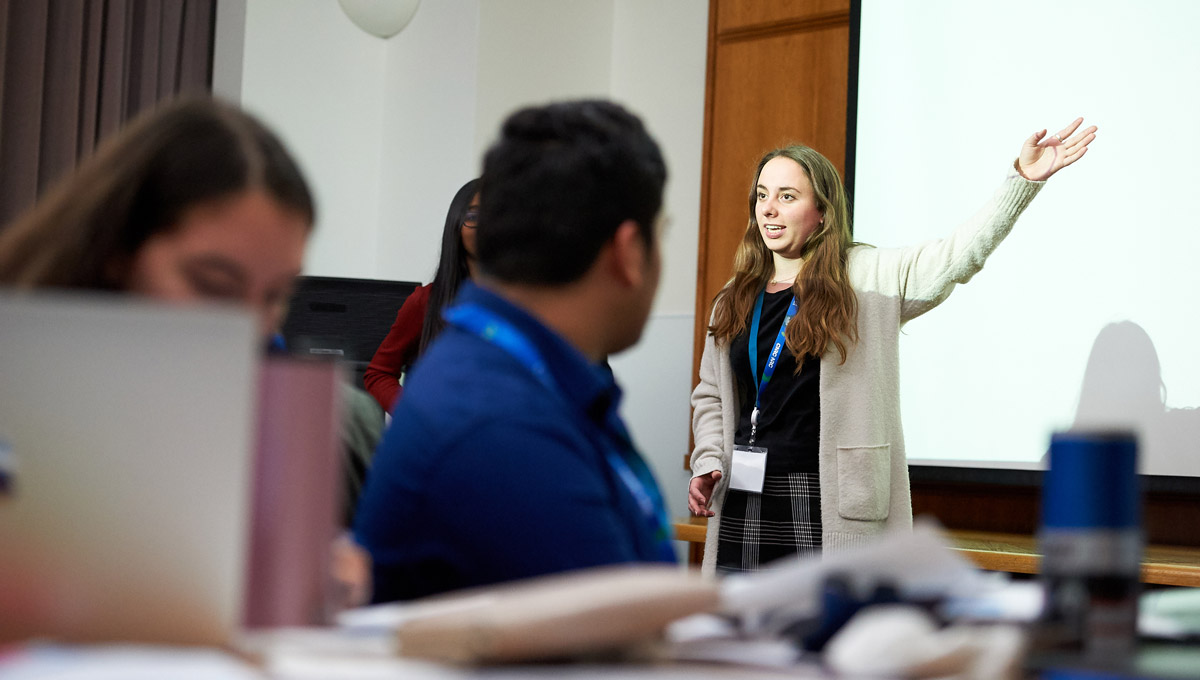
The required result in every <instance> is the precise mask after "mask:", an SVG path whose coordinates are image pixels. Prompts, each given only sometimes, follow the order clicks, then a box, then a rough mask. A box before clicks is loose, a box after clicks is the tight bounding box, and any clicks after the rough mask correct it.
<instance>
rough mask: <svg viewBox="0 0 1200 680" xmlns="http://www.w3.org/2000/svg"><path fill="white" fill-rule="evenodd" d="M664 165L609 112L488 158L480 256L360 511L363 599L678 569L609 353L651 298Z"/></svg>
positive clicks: (590, 105)
mask: <svg viewBox="0 0 1200 680" xmlns="http://www.w3.org/2000/svg"><path fill="white" fill-rule="evenodd" d="M665 181H666V167H665V165H664V163H663V159H662V154H661V153H660V152H659V149H658V145H657V144H656V143H655V142H654V140H653V139H651V138H650V136H649V134H647V132H646V130H645V128H644V127H643V126H642V123H641V121H639V120H638V119H637V117H635V116H633V115H632V114H630V113H629V112H627V111H626V110H624V109H622V108H621V107H620V106H617V105H616V104H612V103H609V102H602V101H580V102H567V103H557V104H551V105H548V106H543V107H535V108H529V109H524V110H522V111H518V112H517V113H515V114H513V115H512V116H511V117H510V118H509V119H508V120H507V121H506V122H505V124H504V126H503V128H502V130H501V134H500V139H499V141H497V142H496V143H495V144H494V145H493V146H492V148H491V149H490V150H489V151H488V153H487V155H486V157H485V159H484V168H483V176H482V180H481V184H480V217H479V226H478V235H477V236H478V237H477V245H476V253H477V257H478V263H479V275H478V277H477V283H478V285H473V284H466V285H465V286H464V288H463V289H462V290H461V292H460V294H459V296H458V298H457V299H456V301H455V304H454V305H453V306H452V307H451V308H450V309H449V310H447V312H446V319H447V322H448V323H447V327H446V329H445V330H444V331H443V332H442V334H441V335H440V336H439V337H438V339H437V340H436V341H435V342H434V343H433V344H432V345H431V346H430V348H429V349H428V351H427V352H426V353H425V355H424V356H423V357H422V359H421V360H420V361H419V362H418V364H417V366H416V367H415V368H414V370H413V371H412V373H411V375H410V376H409V377H408V379H407V381H406V383H407V385H406V389H405V392H404V396H403V398H401V399H400V400H399V402H397V405H396V408H395V412H394V414H393V422H392V426H391V428H390V429H389V430H388V432H387V434H386V435H385V436H384V440H383V442H382V444H381V445H380V447H379V450H378V452H377V454H376V457H375V462H374V467H373V468H372V470H371V474H370V475H369V478H368V480H367V487H366V489H365V491H364V494H363V498H362V502H361V503H360V505H359V511H358V519H357V524H356V528H355V534H356V537H357V539H358V540H359V541H360V542H361V543H362V544H363V545H364V546H365V547H366V548H367V550H368V551H369V552H370V554H371V557H372V562H373V576H374V590H375V592H374V600H375V601H376V602H384V601H389V600H396V599H411V598H415V597H420V596H424V595H431V594H434V593H439V592H444V591H447V590H453V589H457V588H463V587H468V586H477V585H485V584H489V583H497V582H501V581H507V580H512V579H518V578H525V577H531V576H537V575H541V574H548V573H553V572H559V571H567V570H571V569H579V568H584V567H591V566H598V565H604V564H616V563H624V562H647V561H674V554H673V551H672V548H671V542H670V534H669V525H668V523H667V520H666V513H665V511H664V509H663V503H662V497H661V495H660V493H659V490H658V486H657V485H656V484H655V482H654V479H653V477H652V476H651V475H650V471H649V469H648V467H647V466H646V463H645V462H644V461H643V459H642V458H641V456H640V455H639V454H638V452H637V451H636V449H635V448H634V446H633V443H632V441H630V439H629V435H628V433H627V432H626V429H625V426H624V424H623V423H622V422H621V418H620V417H619V416H618V414H617V407H618V404H619V402H620V390H619V389H618V388H617V386H616V384H615V383H614V382H613V378H612V374H611V372H609V371H608V370H607V368H606V366H605V364H604V363H603V360H604V358H605V357H606V356H607V355H609V354H612V353H614V352H619V351H621V350H623V349H626V348H628V347H629V346H631V345H633V344H634V343H635V342H637V340H638V338H639V337H640V336H641V333H642V329H643V327H644V326H645V323H646V318H647V316H648V315H649V312H650V306H651V303H652V302H653V299H654V293H655V290H656V289H657V287H658V277H659V268H660V260H659V252H658V245H657V237H656V234H655V229H656V219H657V217H658V213H659V211H660V208H661V207H662V191H663V184H664V183H665Z"/></svg>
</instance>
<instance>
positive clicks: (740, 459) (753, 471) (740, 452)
mask: <svg viewBox="0 0 1200 680" xmlns="http://www.w3.org/2000/svg"><path fill="white" fill-rule="evenodd" d="M766 472H767V450H766V449H764V448H763V447H761V446H742V445H740V444H739V445H737V446H734V447H733V469H732V470H730V473H729V486H730V488H733V489H737V490H738V491H749V492H750V493H762V488H763V477H764V476H765V475H766Z"/></svg>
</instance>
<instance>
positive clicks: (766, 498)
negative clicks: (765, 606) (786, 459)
mask: <svg viewBox="0 0 1200 680" xmlns="http://www.w3.org/2000/svg"><path fill="white" fill-rule="evenodd" d="M820 553H821V486H820V480H819V475H818V473H816V472H791V473H788V474H783V475H767V476H766V478H765V479H764V480H763V492H762V493H761V494H757V493H749V492H746V491H737V490H735V489H730V490H729V492H728V493H727V494H726V495H725V503H724V505H722V506H721V528H720V530H719V531H718V533H717V573H722V574H728V573H734V572H740V571H756V570H758V569H761V568H762V567H764V566H766V565H767V564H769V563H770V562H773V561H775V560H777V559H780V558H784V557H795V556H801V557H803V556H809V555H814V554H816V555H819V554H820Z"/></svg>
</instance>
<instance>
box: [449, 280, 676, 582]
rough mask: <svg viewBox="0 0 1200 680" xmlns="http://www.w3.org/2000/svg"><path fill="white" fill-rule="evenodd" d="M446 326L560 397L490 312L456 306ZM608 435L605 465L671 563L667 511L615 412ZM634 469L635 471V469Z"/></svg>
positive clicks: (545, 371)
mask: <svg viewBox="0 0 1200 680" xmlns="http://www.w3.org/2000/svg"><path fill="white" fill-rule="evenodd" d="M442 316H443V318H445V319H446V321H447V322H448V323H450V324H453V325H454V326H457V327H459V328H461V329H463V330H465V331H468V332H470V333H474V334H475V335H477V336H479V337H480V338H482V339H484V340H486V341H487V342H490V343H492V344H493V345H496V346H497V347H499V348H500V349H502V350H504V351H506V352H508V353H509V354H510V355H512V357H513V358H514V359H516V360H517V361H518V362H519V363H520V364H521V365H522V366H524V367H525V368H526V369H528V370H529V372H530V373H532V374H533V376H534V377H535V378H537V379H538V382H540V383H542V385H544V386H545V387H546V389H548V390H550V391H551V392H554V393H555V394H559V395H561V394H562V390H561V389H560V388H559V386H558V383H557V382H556V381H555V380H554V376H553V375H552V374H551V373H550V368H549V367H548V366H547V365H546V361H545V360H544V359H543V358H542V355H541V353H540V352H539V351H538V349H537V347H535V346H534V345H533V342H531V341H530V340H529V338H527V337H525V335H524V334H522V333H521V331H519V330H517V329H516V328H515V327H514V326H513V325H512V324H510V323H509V322H508V321H505V320H504V319H502V318H500V317H499V316H497V315H496V314H495V313H494V312H492V311H491V310H489V309H487V308H485V307H481V306H479V305H476V304H469V303H468V304H463V305H456V306H454V307H451V308H450V309H448V310H446V311H445V312H444V313H443V314H442ZM607 425H608V431H609V432H610V433H611V434H612V435H614V436H615V438H616V439H618V443H619V444H620V449H623V452H622V451H620V450H617V448H615V447H613V446H611V445H610V446H605V447H604V454H605V458H606V459H607V461H608V465H609V467H610V468H612V470H613V472H614V473H616V475H617V477H618V478H619V479H620V480H621V483H623V484H624V485H625V488H626V489H628V490H629V493H630V494H632V495H633V498H634V500H635V501H636V502H637V505H638V508H639V509H640V510H641V512H642V516H643V517H644V518H645V519H646V520H647V521H648V522H649V524H650V526H651V527H652V528H653V529H654V537H655V539H656V540H657V541H658V543H659V546H658V547H659V552H660V556H661V557H662V558H663V559H666V560H667V561H671V562H674V561H675V551H674V550H673V549H672V548H671V540H670V539H671V532H670V526H671V525H670V522H668V521H667V510H666V506H665V505H664V503H663V500H662V495H661V494H660V493H659V490H658V486H657V485H656V484H655V483H654V482H653V477H652V476H651V473H650V469H649V468H648V467H647V466H646V462H645V461H644V460H642V458H641V456H639V455H638V453H637V450H636V449H634V447H633V441H632V440H631V439H630V438H629V433H628V432H626V430H625V426H624V424H622V423H621V420H620V418H619V417H617V415H616V413H615V411H614V412H612V413H610V415H609V417H608V421H607ZM635 468H636V469H635Z"/></svg>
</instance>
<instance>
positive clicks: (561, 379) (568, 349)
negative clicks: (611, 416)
mask: <svg viewBox="0 0 1200 680" xmlns="http://www.w3.org/2000/svg"><path fill="white" fill-rule="evenodd" d="M460 303H461V304H476V305H479V306H481V307H484V308H486V309H488V310H489V311H491V312H493V313H495V314H497V315H498V316H500V317H501V318H503V319H504V320H505V321H508V322H509V323H510V324H512V325H513V327H514V328H515V329H516V330H518V331H519V332H520V333H521V334H522V335H524V336H525V337H526V338H528V339H529V341H530V342H531V343H533V345H534V347H536V348H537V350H538V352H539V353H540V354H541V356H542V359H543V360H544V361H545V362H546V366H547V368H549V370H550V373H551V375H553V376H554V380H555V382H556V383H557V384H558V385H559V387H560V389H561V391H562V396H563V398H564V399H566V400H567V401H569V402H571V403H572V404H573V405H574V406H575V407H576V408H578V409H579V410H580V411H582V412H583V413H585V414H587V416H588V418H589V419H591V420H594V421H596V422H600V423H603V422H604V420H605V418H606V417H607V415H608V413H609V412H611V411H614V410H615V409H616V408H617V406H618V405H619V403H620V400H621V390H620V388H619V387H617V384H616V381H615V380H614V379H613V374H612V371H611V370H610V369H609V367H608V365H607V364H606V363H603V362H602V363H600V364H594V363H592V362H591V361H589V360H588V358H587V357H586V356H584V355H583V353H582V352H580V351H579V350H578V349H576V348H575V346H574V345H572V344H571V343H569V342H567V340H566V339H565V338H563V337H562V336H561V335H559V334H558V333H556V332H555V331H554V330H552V329H551V328H549V327H547V326H546V325H545V324H543V323H542V322H541V321H539V320H538V319H537V318H536V317H534V316H533V315H532V314H530V313H529V312H527V311H525V310H524V309H522V308H521V307H519V306H517V305H515V304H513V303H512V302H510V301H508V300H507V299H506V298H504V297H503V296H501V295H499V294H497V293H495V292H494V291H491V290H489V289H487V288H484V287H482V286H480V285H478V284H476V283H475V282H473V281H464V282H463V284H462V287H460V288H459V292H458V296H457V297H456V298H455V304H460Z"/></svg>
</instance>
